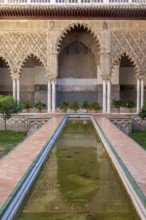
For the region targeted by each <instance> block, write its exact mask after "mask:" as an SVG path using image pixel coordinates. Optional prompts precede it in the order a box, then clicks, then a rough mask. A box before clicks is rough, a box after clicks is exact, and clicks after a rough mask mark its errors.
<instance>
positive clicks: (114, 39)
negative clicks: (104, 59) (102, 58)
mask: <svg viewBox="0 0 146 220" xmlns="http://www.w3.org/2000/svg"><path fill="white" fill-rule="evenodd" d="M124 53H125V54H126V55H128V56H129V57H130V58H131V60H132V62H133V64H134V67H135V72H136V74H141V73H142V74H143V73H145V72H146V62H145V61H146V32H144V31H131V32H130V31H115V32H112V33H111V64H112V66H113V65H114V64H115V62H117V61H118V58H119V57H120V56H121V55H123V54H124Z"/></svg>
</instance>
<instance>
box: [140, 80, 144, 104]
mask: <svg viewBox="0 0 146 220" xmlns="http://www.w3.org/2000/svg"><path fill="white" fill-rule="evenodd" d="M140 82H141V103H140V108H142V107H143V104H144V79H143V78H142V79H141V80H140Z"/></svg>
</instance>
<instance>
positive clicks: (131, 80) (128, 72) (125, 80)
mask: <svg viewBox="0 0 146 220" xmlns="http://www.w3.org/2000/svg"><path fill="white" fill-rule="evenodd" d="M119 86H120V99H130V100H133V101H135V102H136V77H135V70H134V65H133V63H132V61H131V60H130V58H129V57H128V56H126V55H124V56H122V57H121V61H120V68H119Z"/></svg>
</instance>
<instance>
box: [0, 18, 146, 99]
mask: <svg viewBox="0 0 146 220" xmlns="http://www.w3.org/2000/svg"><path fill="white" fill-rule="evenodd" d="M105 23H106V25H105ZM75 42H78V44H80V45H84V46H85V47H87V48H88V51H89V52H90V53H89V54H88V57H87V59H86V58H85V54H84V55H83V56H82V57H80V55H79V54H76V55H77V56H78V55H79V57H77V56H75V57H74V54H72V55H71V56H70V58H69V59H70V60H67V57H69V56H68V54H66V53H64V52H63V51H65V50H67V47H68V45H70V46H71V45H72V44H74V43H75ZM74 46H75V45H74ZM145 51H146V21H135V20H134V21H132V20H130V21H129V20H121V21H120V20H118V21H117V20H104V21H103V20H82V21H78V20H11V21H10V20H1V21H0V57H1V58H2V59H3V60H4V61H5V63H6V64H7V66H8V69H6V68H5V67H2V66H0V67H1V68H0V92H1V93H4V92H11V93H12V81H11V78H13V79H18V78H19V77H20V85H21V99H22V101H24V100H25V99H30V100H32V101H33V102H36V101H37V100H39V99H42V100H43V101H44V102H45V103H47V90H46V89H44V90H41V91H40V90H37V91H36V89H35V88H36V87H35V86H36V85H41V86H44V88H45V86H47V81H48V77H49V76H51V77H52V76H54V77H57V78H61V79H66V78H70V79H72V78H74V79H80V78H86V79H88V78H92V79H95V83H94V84H93V85H92V86H90V88H89V87H88V86H87V87H86V86H85V88H84V91H86V92H87V91H89V92H88V94H89V96H90V93H91V92H93V90H94V92H96V91H97V90H96V87H97V86H99V87H100V86H102V78H103V76H107V75H108V76H110V77H111V83H112V88H113V87H119V84H121V85H127V84H131V83H132V85H134V86H135V85H136V75H144V74H145V72H146V62H145V60H146V53H145ZM66 52H67V51H66ZM31 55H33V57H35V59H36V60H37V64H36V63H35V65H34V66H33V68H32V66H29V65H28V66H25V64H26V62H27V60H28V58H29V57H31ZM122 55H125V56H127V57H128V58H129V60H130V61H131V62H132V64H133V69H130V68H127V67H126V68H124V67H122V69H121V70H120V72H121V73H120V75H121V79H119V73H118V71H119V65H120V60H121V56H122ZM58 56H59V57H60V58H59V60H58ZM75 59H76V60H75ZM78 60H82V62H81V65H80V63H79V62H78ZM58 61H59V63H58ZM70 67H71V68H70ZM131 71H132V72H133V74H131ZM120 82H121V83H120ZM65 83H66V81H65V80H64V85H63V84H61V85H60V84H59V81H58V85H57V86H58V92H59V91H61V92H62V93H63V92H66V91H65V90H68V92H79V91H81V94H80V97H83V96H82V91H83V87H82V86H81V85H79V86H78V89H75V90H74V91H72V90H73V87H70V91H69V88H68V85H66V84H65ZM82 84H83V82H82ZM63 86H64V87H63ZM119 91H120V87H119ZM84 95H85V94H84ZM60 96H61V94H60ZM68 96H70V93H69V94H68ZM97 96H98V100H100V103H102V91H101V92H97ZM115 96H117V97H119V96H120V95H119V92H118V90H113V91H112V97H115ZM93 97H94V95H93V96H92V97H91V99H92V98H93ZM129 97H130V98H131V97H132V98H133V97H134V99H135V98H136V97H135V91H134V93H132V94H130V93H129ZM93 99H94V98H93ZM57 102H58V101H57Z"/></svg>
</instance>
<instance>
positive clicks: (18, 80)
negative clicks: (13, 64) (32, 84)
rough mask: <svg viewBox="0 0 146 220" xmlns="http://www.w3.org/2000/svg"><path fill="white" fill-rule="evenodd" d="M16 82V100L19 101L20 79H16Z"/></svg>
mask: <svg viewBox="0 0 146 220" xmlns="http://www.w3.org/2000/svg"><path fill="white" fill-rule="evenodd" d="M16 83H17V100H18V101H20V79H17V80H16Z"/></svg>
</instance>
